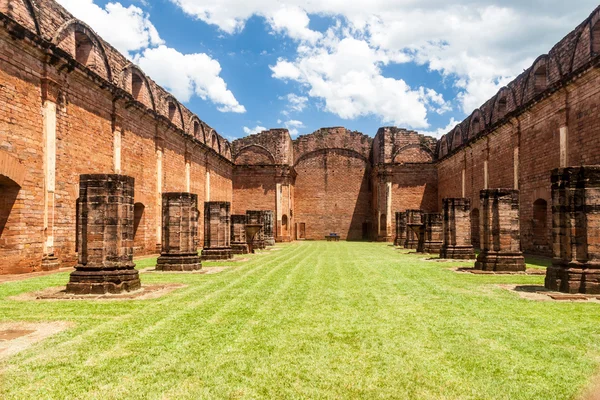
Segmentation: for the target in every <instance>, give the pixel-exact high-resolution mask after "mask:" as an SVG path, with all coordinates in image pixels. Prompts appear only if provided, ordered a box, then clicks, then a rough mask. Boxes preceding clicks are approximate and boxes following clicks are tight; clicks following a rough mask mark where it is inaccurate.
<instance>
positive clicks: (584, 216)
mask: <svg viewBox="0 0 600 400" xmlns="http://www.w3.org/2000/svg"><path fill="white" fill-rule="evenodd" d="M552 239H553V256H554V257H553V259H552V266H551V267H549V268H548V269H547V271H546V280H545V286H546V288H547V289H550V290H556V291H560V292H564V293H584V294H600V166H584V167H573V168H561V169H555V170H553V171H552Z"/></svg>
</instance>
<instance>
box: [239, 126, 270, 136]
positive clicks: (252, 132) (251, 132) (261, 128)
mask: <svg viewBox="0 0 600 400" xmlns="http://www.w3.org/2000/svg"><path fill="white" fill-rule="evenodd" d="M266 130H267V128H265V127H264V126H258V125H257V126H255V127H254V128H248V127H247V126H245V127H244V133H245V134H246V135H255V134H257V133H260V132H262V131H266Z"/></svg>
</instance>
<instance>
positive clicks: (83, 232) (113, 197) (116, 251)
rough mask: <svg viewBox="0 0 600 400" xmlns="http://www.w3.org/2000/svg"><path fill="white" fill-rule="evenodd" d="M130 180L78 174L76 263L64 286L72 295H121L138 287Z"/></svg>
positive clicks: (105, 175) (127, 177)
mask: <svg viewBox="0 0 600 400" xmlns="http://www.w3.org/2000/svg"><path fill="white" fill-rule="evenodd" d="M133 197H134V179H133V178H131V177H129V176H124V175H109V174H102V175H81V177H80V181H79V200H80V201H79V229H78V232H77V235H78V236H79V241H78V243H79V244H78V248H77V251H78V252H79V262H78V264H77V266H76V267H75V271H74V272H73V273H71V278H70V280H69V283H68V284H67V292H68V293H74V294H105V293H121V292H124V291H132V290H137V289H140V288H141V283H140V278H139V274H138V271H136V270H135V264H134V263H133Z"/></svg>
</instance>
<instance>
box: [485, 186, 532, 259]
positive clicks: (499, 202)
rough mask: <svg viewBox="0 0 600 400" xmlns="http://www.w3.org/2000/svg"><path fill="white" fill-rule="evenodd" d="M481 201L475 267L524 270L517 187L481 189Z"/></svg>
mask: <svg viewBox="0 0 600 400" xmlns="http://www.w3.org/2000/svg"><path fill="white" fill-rule="evenodd" d="M480 201H481V208H480V209H481V216H480V219H481V253H480V254H479V256H478V257H477V262H476V263H475V268H476V269H480V270H483V271H525V258H524V257H523V253H522V252H521V241H520V225H519V191H518V190H513V189H487V190H482V191H481V194H480Z"/></svg>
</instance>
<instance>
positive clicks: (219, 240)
mask: <svg viewBox="0 0 600 400" xmlns="http://www.w3.org/2000/svg"><path fill="white" fill-rule="evenodd" d="M230 207H231V205H230V203H229V202H226V201H210V202H207V203H204V247H203V248H202V259H203V260H228V259H230V258H232V257H233V254H232V249H231V220H230V214H229V213H230Z"/></svg>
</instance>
